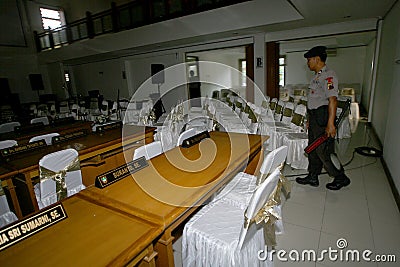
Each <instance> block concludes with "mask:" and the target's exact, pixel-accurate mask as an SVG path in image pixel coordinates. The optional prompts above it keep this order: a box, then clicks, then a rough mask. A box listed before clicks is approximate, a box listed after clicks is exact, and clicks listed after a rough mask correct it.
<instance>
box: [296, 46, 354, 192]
mask: <svg viewBox="0 0 400 267" xmlns="http://www.w3.org/2000/svg"><path fill="white" fill-rule="evenodd" d="M304 57H305V58H306V59H307V66H308V68H309V69H310V70H311V71H314V72H315V76H314V78H313V79H312V80H311V84H310V86H309V90H308V102H307V103H308V104H307V105H308V110H307V115H308V122H307V123H308V142H309V144H310V143H311V142H312V141H314V140H315V139H316V138H318V137H319V136H320V135H322V134H323V133H326V134H327V135H328V136H329V137H332V138H334V137H335V135H336V128H335V125H334V123H335V117H336V108H337V96H338V91H339V90H338V78H337V76H336V73H335V72H334V71H333V70H331V69H329V68H328V67H327V66H326V65H325V61H326V58H327V54H326V47H325V46H316V47H313V48H311V49H310V50H309V51H308V52H307V53H305V54H304ZM334 145H335V144H334V142H332V141H327V142H325V143H323V144H322V145H320V146H319V147H318V148H317V149H315V150H314V151H312V152H311V153H310V154H309V155H308V162H309V164H308V175H307V176H306V177H305V178H296V182H297V183H299V184H303V185H306V184H308V185H311V186H318V185H319V181H318V175H319V174H320V173H321V171H322V167H324V168H325V170H326V171H327V172H328V174H329V175H330V176H331V177H334V180H333V182H331V183H328V184H327V185H326V187H327V188H328V189H330V190H339V189H341V188H342V187H344V186H348V185H349V184H350V179H349V178H348V177H347V176H346V175H345V174H344V170H343V167H342V166H341V165H340V163H339V165H340V166H338V164H337V163H336V166H335V164H334V163H333V162H332V157H331V155H332V154H333V155H336V154H334V153H335V151H334V150H335V147H334Z"/></svg>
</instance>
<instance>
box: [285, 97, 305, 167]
mask: <svg viewBox="0 0 400 267" xmlns="http://www.w3.org/2000/svg"><path fill="white" fill-rule="evenodd" d="M306 109H307V108H306V106H304V105H297V106H296V109H295V112H294V114H293V118H292V121H291V123H290V127H291V128H292V129H293V132H291V133H285V134H284V136H283V138H282V144H283V145H285V146H287V147H288V155H287V158H286V163H287V164H288V165H290V166H291V167H292V168H294V169H307V167H308V159H307V157H306V155H305V153H304V148H306V146H307V145H308V134H307V133H306V132H303V131H304V125H303V124H304V119H305V116H306V112H307V110H306Z"/></svg>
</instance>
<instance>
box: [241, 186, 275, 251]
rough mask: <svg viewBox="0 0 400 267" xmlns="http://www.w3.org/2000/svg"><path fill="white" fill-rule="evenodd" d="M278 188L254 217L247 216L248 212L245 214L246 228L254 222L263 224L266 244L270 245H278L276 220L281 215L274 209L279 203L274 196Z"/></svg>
mask: <svg viewBox="0 0 400 267" xmlns="http://www.w3.org/2000/svg"><path fill="white" fill-rule="evenodd" d="M277 189H278V188H277V187H276V188H275V191H274V193H273V194H272V195H271V197H270V198H269V199H268V201H267V202H266V204H265V205H264V206H263V207H262V208H261V209H260V210H259V211H258V212H257V214H256V215H255V216H254V217H253V218H252V219H249V218H247V216H246V212H245V216H244V218H245V224H244V228H246V229H248V228H249V226H250V225H251V224H252V223H255V224H260V223H262V224H263V228H264V240H265V245H267V246H269V247H271V246H276V235H275V222H276V221H277V220H280V219H281V217H280V216H279V215H278V214H277V213H276V212H275V211H274V207H275V206H276V205H277V204H278V203H277V202H276V201H275V199H274V198H273V196H274V195H275V193H276V191H277Z"/></svg>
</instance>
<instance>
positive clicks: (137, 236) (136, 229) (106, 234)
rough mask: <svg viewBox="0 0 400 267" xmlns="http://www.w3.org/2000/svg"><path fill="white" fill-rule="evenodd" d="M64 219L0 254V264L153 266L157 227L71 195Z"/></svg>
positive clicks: (65, 205)
mask: <svg viewBox="0 0 400 267" xmlns="http://www.w3.org/2000/svg"><path fill="white" fill-rule="evenodd" d="M62 204H63V206H64V209H65V211H66V213H67V215H68V218H66V219H64V220H63V221H60V222H59V223H57V224H55V225H52V226H50V227H49V228H46V229H44V230H42V231H40V232H38V233H36V234H35V235H34V236H31V237H29V238H27V239H25V240H23V241H21V242H19V243H17V244H14V245H12V246H11V247H8V248H6V249H5V250H3V251H1V252H0V266H52V267H53V266H68V267H69V266H123V265H128V266H136V265H137V264H139V265H140V266H155V263H154V257H155V255H156V253H155V252H154V251H153V246H152V240H153V239H155V238H157V236H159V235H160V234H161V233H162V228H161V227H160V226H157V225H156V224H153V223H150V222H146V221H144V220H142V219H140V218H137V217H134V216H131V215H127V214H123V213H120V212H117V211H115V210H112V209H108V208H105V207H101V206H98V205H95V204H93V203H91V202H90V201H88V200H86V199H84V198H82V197H81V196H79V195H75V196H73V197H71V198H68V199H65V201H63V202H62Z"/></svg>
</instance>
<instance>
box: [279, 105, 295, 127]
mask: <svg viewBox="0 0 400 267" xmlns="http://www.w3.org/2000/svg"><path fill="white" fill-rule="evenodd" d="M293 112H294V103H292V102H287V103H286V104H285V107H284V108H283V111H282V119H281V121H282V122H283V123H284V124H288V125H289V124H290V121H291V120H292V115H293Z"/></svg>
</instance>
